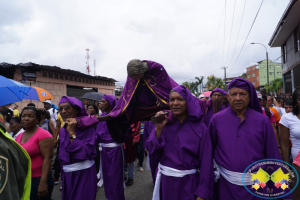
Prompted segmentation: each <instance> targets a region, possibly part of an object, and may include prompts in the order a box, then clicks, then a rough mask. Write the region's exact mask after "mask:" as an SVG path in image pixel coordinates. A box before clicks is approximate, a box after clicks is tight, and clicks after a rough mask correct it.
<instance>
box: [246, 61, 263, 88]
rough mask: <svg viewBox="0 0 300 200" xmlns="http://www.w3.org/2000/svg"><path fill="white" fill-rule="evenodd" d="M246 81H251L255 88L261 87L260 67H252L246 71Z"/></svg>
mask: <svg viewBox="0 0 300 200" xmlns="http://www.w3.org/2000/svg"><path fill="white" fill-rule="evenodd" d="M246 76H247V77H246V79H247V80H248V81H250V82H251V83H252V84H253V85H254V87H258V86H260V82H259V69H258V65H257V64H255V65H252V66H250V67H247V69H246Z"/></svg>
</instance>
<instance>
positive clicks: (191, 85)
mask: <svg viewBox="0 0 300 200" xmlns="http://www.w3.org/2000/svg"><path fill="white" fill-rule="evenodd" d="M195 79H196V81H195V82H187V81H185V82H183V83H182V85H183V86H185V87H186V88H187V89H189V91H190V92H191V93H192V94H194V95H195V96H196V97H198V96H199V95H200V94H201V90H200V87H201V84H202V83H203V79H204V77H203V76H202V77H195Z"/></svg>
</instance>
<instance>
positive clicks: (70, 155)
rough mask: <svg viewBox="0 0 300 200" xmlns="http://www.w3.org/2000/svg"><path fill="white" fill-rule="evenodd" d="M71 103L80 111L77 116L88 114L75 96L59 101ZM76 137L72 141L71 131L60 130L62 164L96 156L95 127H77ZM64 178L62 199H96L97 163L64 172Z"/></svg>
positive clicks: (60, 157)
mask: <svg viewBox="0 0 300 200" xmlns="http://www.w3.org/2000/svg"><path fill="white" fill-rule="evenodd" d="M66 102H68V103H70V104H71V105H72V107H73V108H75V109H76V110H77V111H78V114H77V117H79V118H80V117H83V116H87V113H86V111H85V109H84V106H83V104H82V102H81V101H80V100H78V99H76V98H74V97H68V96H63V97H62V98H61V100H60V102H59V104H61V103H66ZM75 133H76V138H75V139H74V140H73V142H72V143H71V142H70V138H69V132H68V131H67V130H66V128H64V127H62V128H61V129H60V132H59V137H60V150H59V155H58V160H59V162H60V164H61V165H62V166H63V165H69V164H73V163H77V162H82V161H85V160H93V159H94V158H95V157H96V148H95V138H96V135H95V129H94V128H93V127H88V128H86V129H84V130H83V129H78V128H77V127H76V128H75ZM61 179H62V200H82V199H84V200H95V198H96V194H97V173H96V166H95V164H94V165H93V166H92V167H90V168H87V169H83V170H79V171H74V172H68V173H66V172H63V170H61Z"/></svg>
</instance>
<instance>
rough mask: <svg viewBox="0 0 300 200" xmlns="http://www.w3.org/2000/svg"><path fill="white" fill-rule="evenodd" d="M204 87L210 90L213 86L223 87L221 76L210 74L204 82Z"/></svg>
mask: <svg viewBox="0 0 300 200" xmlns="http://www.w3.org/2000/svg"><path fill="white" fill-rule="evenodd" d="M205 87H206V88H207V89H208V90H209V91H212V90H214V89H215V88H221V89H224V81H223V80H222V79H221V78H217V77H215V75H211V76H208V77H207V83H206V85H205Z"/></svg>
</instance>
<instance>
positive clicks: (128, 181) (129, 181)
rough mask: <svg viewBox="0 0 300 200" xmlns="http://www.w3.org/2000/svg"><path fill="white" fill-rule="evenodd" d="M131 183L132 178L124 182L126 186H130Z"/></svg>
mask: <svg viewBox="0 0 300 200" xmlns="http://www.w3.org/2000/svg"><path fill="white" fill-rule="evenodd" d="M132 184H133V179H130V178H129V179H128V180H127V182H126V183H125V185H126V186H131V185H132Z"/></svg>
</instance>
